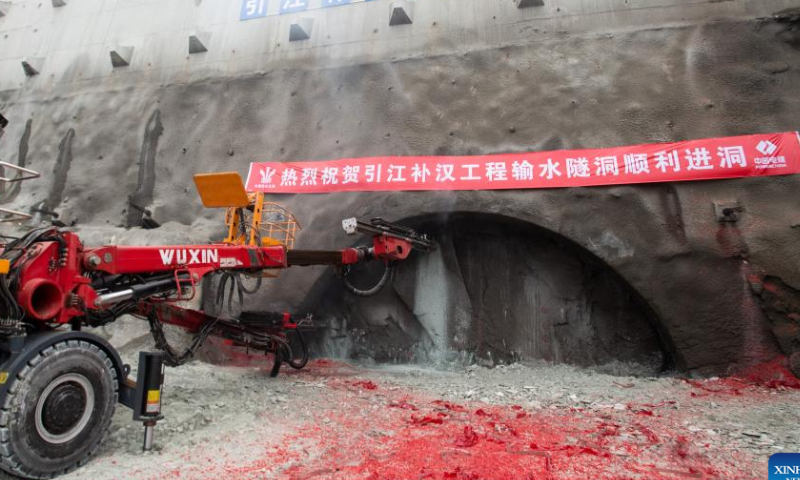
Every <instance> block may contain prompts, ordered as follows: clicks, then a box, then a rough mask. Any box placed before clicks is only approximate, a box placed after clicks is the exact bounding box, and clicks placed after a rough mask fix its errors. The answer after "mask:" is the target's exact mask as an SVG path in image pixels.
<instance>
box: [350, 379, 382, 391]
mask: <svg viewBox="0 0 800 480" xmlns="http://www.w3.org/2000/svg"><path fill="white" fill-rule="evenodd" d="M353 386H354V387H361V388H363V389H364V390H375V389H377V388H378V386H377V385H375V384H374V383H372V382H370V381H369V380H367V381H360V382H353Z"/></svg>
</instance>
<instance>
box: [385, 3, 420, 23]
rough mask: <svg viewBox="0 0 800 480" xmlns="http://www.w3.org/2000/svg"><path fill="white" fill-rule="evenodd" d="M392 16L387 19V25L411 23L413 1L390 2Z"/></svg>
mask: <svg viewBox="0 0 800 480" xmlns="http://www.w3.org/2000/svg"><path fill="white" fill-rule="evenodd" d="M391 8H392V18H390V19H389V26H390V27H394V26H397V25H411V24H412V23H413V21H412V20H411V19H412V18H413V17H414V2H411V1H409V0H397V1H395V2H392V7H391Z"/></svg>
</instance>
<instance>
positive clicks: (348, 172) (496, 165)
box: [247, 132, 800, 193]
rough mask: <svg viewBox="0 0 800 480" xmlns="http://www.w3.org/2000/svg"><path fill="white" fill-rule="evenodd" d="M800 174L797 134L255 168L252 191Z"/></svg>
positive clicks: (467, 187)
mask: <svg viewBox="0 0 800 480" xmlns="http://www.w3.org/2000/svg"><path fill="white" fill-rule="evenodd" d="M793 173H800V134H798V133H797V132H790V133H776V134H768V135H749V136H742V137H727V138H712V139H707V140H693V141H688V142H676V143H658V144H651V145H636V146H632V147H617V148H605V149H595V150H559V151H555V152H538V153H509V154H499V155H480V156H460V157H373V158H345V159H341V160H328V161H319V162H287V163H278V162H266V163H252V164H251V165H250V173H249V174H248V176H247V190H248V191H251V192H266V193H326V192H341V191H346V192H347V191H385V190H499V189H525V188H558V187H588V186H594V185H619V184H631V183H649V182H680V181H688V180H712V179H720V178H738V177H759V176H768V175H788V174H793Z"/></svg>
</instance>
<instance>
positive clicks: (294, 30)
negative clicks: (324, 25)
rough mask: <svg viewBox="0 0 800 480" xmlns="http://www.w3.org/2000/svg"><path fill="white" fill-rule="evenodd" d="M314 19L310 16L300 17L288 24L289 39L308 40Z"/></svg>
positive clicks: (294, 40)
mask: <svg viewBox="0 0 800 480" xmlns="http://www.w3.org/2000/svg"><path fill="white" fill-rule="evenodd" d="M313 25H314V20H313V19H311V18H301V19H299V20H298V21H296V22H294V23H293V24H291V25H290V26H289V41H290V42H296V41H298V40H308V39H309V38H311V27H312V26H313Z"/></svg>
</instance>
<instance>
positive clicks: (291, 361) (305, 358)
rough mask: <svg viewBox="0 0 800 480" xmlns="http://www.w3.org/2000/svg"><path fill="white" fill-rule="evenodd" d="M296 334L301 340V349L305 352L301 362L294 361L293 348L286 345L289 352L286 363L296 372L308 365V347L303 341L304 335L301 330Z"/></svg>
mask: <svg viewBox="0 0 800 480" xmlns="http://www.w3.org/2000/svg"><path fill="white" fill-rule="evenodd" d="M294 333H295V334H297V338H298V339H299V340H300V348H301V349H302V352H303V353H302V356H301V357H300V361H299V362H296V361H295V360H294V355H293V354H292V348H291V347H289V345H288V344H286V345H285V348H286V350H288V351H287V352H286V355H285V358H284V360H286V363H288V364H289V366H290V367H292V368H294V369H295V370H300V369H302V368H303V367H305V366H306V364H307V363H308V346H306V341H305V340H304V339H303V334H302V333H300V330H295V331H294Z"/></svg>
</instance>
